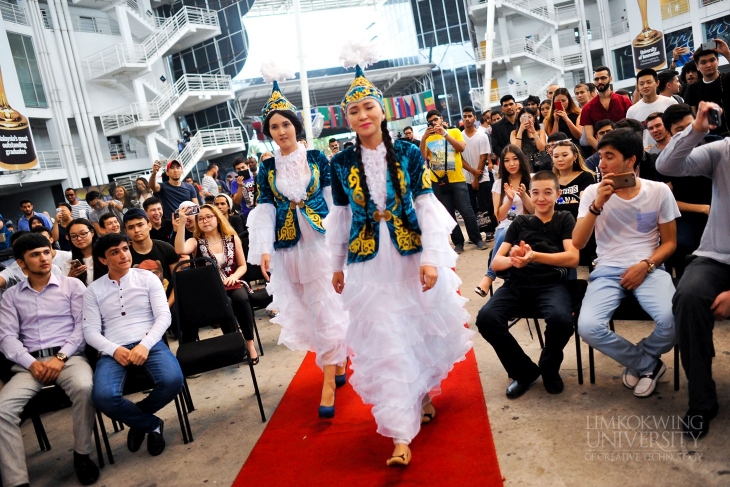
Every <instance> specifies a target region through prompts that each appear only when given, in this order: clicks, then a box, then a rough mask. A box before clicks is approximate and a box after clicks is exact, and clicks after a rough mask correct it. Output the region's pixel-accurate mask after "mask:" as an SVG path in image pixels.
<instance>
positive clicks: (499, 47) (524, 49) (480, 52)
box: [475, 38, 561, 67]
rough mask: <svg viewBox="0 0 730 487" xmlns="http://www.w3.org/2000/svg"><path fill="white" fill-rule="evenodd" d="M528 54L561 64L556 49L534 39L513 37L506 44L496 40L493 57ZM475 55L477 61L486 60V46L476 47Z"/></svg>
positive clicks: (554, 63)
mask: <svg viewBox="0 0 730 487" xmlns="http://www.w3.org/2000/svg"><path fill="white" fill-rule="evenodd" d="M521 54H526V55H530V56H534V57H535V58H537V59H540V60H542V61H544V62H547V63H550V64H553V65H555V66H556V67H560V66H561V60H560V57H558V56H556V55H555V51H553V49H552V48H550V47H547V46H545V45H541V44H539V43H536V42H535V41H533V40H532V39H528V38H523V39H513V40H511V41H509V43H507V44H506V45H503V44H500V43H498V42H495V43H494V44H493V49H492V59H493V60H494V59H499V58H501V57H504V56H514V55H521ZM475 57H476V58H477V61H484V60H486V52H485V49H484V46H483V45H482V46H479V47H478V48H477V49H476V52H475Z"/></svg>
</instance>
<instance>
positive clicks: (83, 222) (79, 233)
mask: <svg viewBox="0 0 730 487" xmlns="http://www.w3.org/2000/svg"><path fill="white" fill-rule="evenodd" d="M66 235H67V236H68V239H69V241H70V242H71V261H70V263H69V265H70V268H69V269H62V270H63V271H64V272H67V273H68V277H75V278H77V279H79V280H80V281H81V282H83V283H84V284H85V285H86V286H88V285H89V284H91V283H92V282H94V281H96V280H97V279H99V278H100V277H101V276H103V275H104V274H106V273H107V268H106V266H104V265H103V264H102V263H101V262H99V261H98V260H96V259H94V256H93V249H94V244H95V243H96V241H97V240H98V239H99V237H98V236H97V235H96V231H94V225H93V224H92V223H91V222H90V221H89V220H87V219H85V218H76V219H75V220H71V223H69V224H68V225H67V226H66Z"/></svg>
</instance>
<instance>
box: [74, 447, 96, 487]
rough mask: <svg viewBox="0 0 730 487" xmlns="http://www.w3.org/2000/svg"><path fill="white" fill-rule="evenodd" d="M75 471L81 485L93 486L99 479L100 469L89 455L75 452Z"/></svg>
mask: <svg viewBox="0 0 730 487" xmlns="http://www.w3.org/2000/svg"><path fill="white" fill-rule="evenodd" d="M74 470H75V471H76V478H78V479H79V482H80V483H81V485H91V484H93V483H94V482H96V481H97V480H98V479H99V467H97V466H96V464H95V463H94V461H93V460H92V459H91V458H90V457H89V455H81V454H79V453H76V452H74Z"/></svg>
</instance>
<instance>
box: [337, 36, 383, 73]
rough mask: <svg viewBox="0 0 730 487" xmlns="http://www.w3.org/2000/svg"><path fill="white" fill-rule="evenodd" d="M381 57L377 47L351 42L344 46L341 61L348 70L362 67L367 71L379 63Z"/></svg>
mask: <svg viewBox="0 0 730 487" xmlns="http://www.w3.org/2000/svg"><path fill="white" fill-rule="evenodd" d="M378 59H379V56H378V53H377V49H376V48H375V46H374V45H373V44H371V43H369V42H365V41H361V42H358V41H349V42H347V43H345V45H344V46H342V51H341V52H340V60H341V61H342V64H343V65H344V66H345V67H346V68H352V67H354V66H360V67H361V68H363V69H365V68H367V67H368V66H370V65H371V64H375V63H376V62H378Z"/></svg>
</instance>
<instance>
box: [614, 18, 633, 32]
mask: <svg viewBox="0 0 730 487" xmlns="http://www.w3.org/2000/svg"><path fill="white" fill-rule="evenodd" d="M628 31H629V21H628V20H627V19H621V20H617V21H616V22H611V35H614V36H618V35H621V34H623V33H625V32H628Z"/></svg>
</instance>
